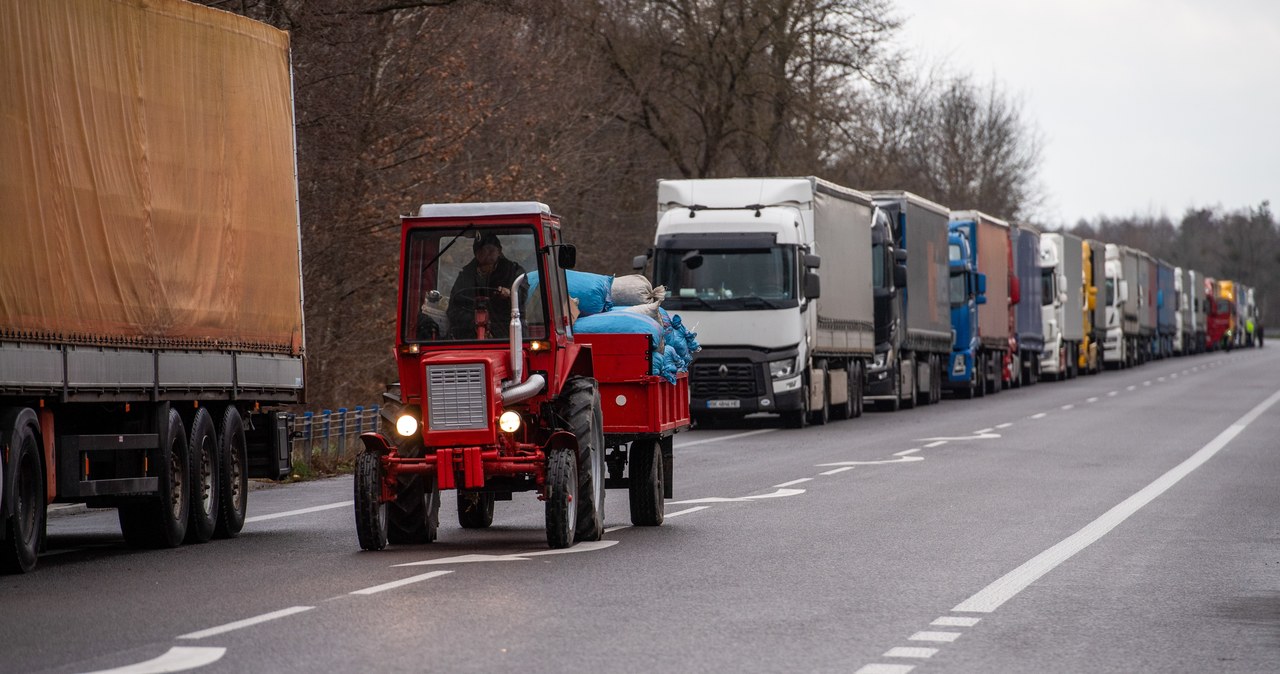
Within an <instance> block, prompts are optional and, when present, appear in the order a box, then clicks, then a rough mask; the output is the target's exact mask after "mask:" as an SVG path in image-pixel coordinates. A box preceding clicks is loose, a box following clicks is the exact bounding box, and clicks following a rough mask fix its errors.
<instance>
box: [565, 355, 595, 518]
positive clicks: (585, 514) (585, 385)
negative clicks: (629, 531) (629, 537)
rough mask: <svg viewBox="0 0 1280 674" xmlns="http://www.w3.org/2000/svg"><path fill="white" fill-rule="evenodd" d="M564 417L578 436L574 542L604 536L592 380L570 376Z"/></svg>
mask: <svg viewBox="0 0 1280 674" xmlns="http://www.w3.org/2000/svg"><path fill="white" fill-rule="evenodd" d="M564 395H565V402H566V409H565V411H564V417H565V419H567V420H568V422H569V431H570V432H572V433H573V434H574V436H575V437H577V438H578V466H577V477H578V489H577V491H578V494H577V497H576V498H575V499H574V501H575V503H576V504H577V511H578V512H577V522H576V526H575V536H576V538H574V540H575V541H598V540H600V537H601V536H603V535H604V479H605V473H604V471H605V466H604V453H605V446H604V419H603V415H602V412H601V406H600V391H599V388H598V386H597V384H596V380H595V379H591V378H589V377H574V378H573V379H570V380H569V382H568V385H567V386H566V387H565V393H564Z"/></svg>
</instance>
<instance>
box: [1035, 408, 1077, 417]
mask: <svg viewBox="0 0 1280 674" xmlns="http://www.w3.org/2000/svg"><path fill="white" fill-rule="evenodd" d="M1075 407H1076V406H1075V405H1063V406H1062V407H1060V408H1058V409H1062V410H1071V409H1075ZM1040 416H1044V415H1043V414H1042V415H1040ZM1031 418H1032V419H1037V418H1039V417H1031Z"/></svg>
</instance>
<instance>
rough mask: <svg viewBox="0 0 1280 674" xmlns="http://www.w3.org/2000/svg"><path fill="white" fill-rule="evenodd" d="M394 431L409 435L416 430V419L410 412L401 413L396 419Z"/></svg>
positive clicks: (405, 435)
mask: <svg viewBox="0 0 1280 674" xmlns="http://www.w3.org/2000/svg"><path fill="white" fill-rule="evenodd" d="M396 432H397V433H399V434H400V435H402V436H404V437H406V438H407V437H409V436H410V435H413V434H414V433H417V432H418V420H417V419H416V418H414V416H413V415H412V414H402V415H400V418H399V419H396Z"/></svg>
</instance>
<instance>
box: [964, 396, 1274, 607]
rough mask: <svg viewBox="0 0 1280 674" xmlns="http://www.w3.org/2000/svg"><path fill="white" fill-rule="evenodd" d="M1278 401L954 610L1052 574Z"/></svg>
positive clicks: (996, 598) (995, 602) (984, 603)
mask: <svg viewBox="0 0 1280 674" xmlns="http://www.w3.org/2000/svg"><path fill="white" fill-rule="evenodd" d="M1276 401H1280V391H1276V392H1275V393H1273V394H1271V396H1270V397H1269V398H1267V399H1266V400H1264V401H1262V402H1261V403H1259V404H1258V406H1257V407H1254V408H1253V409H1252V410H1249V412H1248V413H1246V414H1245V415H1244V416H1242V417H1240V418H1239V419H1237V420H1236V422H1235V423H1233V424H1231V425H1230V426H1229V427H1227V429H1226V430H1224V431H1222V432H1221V433H1219V434H1218V436H1217V437H1215V438H1214V439H1213V440H1210V441H1209V443H1208V444H1206V445H1205V446H1204V447H1201V448H1200V449H1199V450H1198V451H1196V453H1195V454H1192V455H1191V457H1190V458H1188V459H1187V460H1185V461H1183V462H1182V463H1180V464H1178V465H1177V466H1175V467H1173V468H1172V469H1170V470H1169V472H1167V473H1165V474H1164V475H1161V476H1160V477H1158V478H1156V480H1155V481H1154V482H1152V483H1151V484H1149V485H1147V486H1146V487H1143V488H1142V489H1141V490H1140V491H1138V493H1136V494H1134V495H1133V496H1130V497H1129V498H1127V499H1125V500H1124V501H1122V502H1121V503H1120V504H1119V505H1117V506H1115V507H1113V508H1112V509H1110V510H1108V511H1107V512H1105V513H1103V514H1102V516H1101V517H1099V518H1098V519H1096V520H1094V521H1092V522H1090V523H1089V524H1087V525H1085V527H1084V528H1083V529H1081V530H1079V531H1077V532H1076V533H1074V534H1072V535H1070V536H1068V537H1067V538H1065V539H1063V540H1062V541H1061V542H1059V543H1058V544H1057V545H1054V546H1053V547H1051V548H1049V549H1048V550H1045V551H1044V552H1042V553H1040V554H1038V555H1036V556H1035V557H1034V558H1032V559H1031V560H1029V561H1027V562H1026V563H1024V564H1023V565H1022V566H1019V567H1018V568H1016V569H1014V570H1013V571H1010V572H1009V573H1007V574H1005V575H1004V576H1003V577H1001V578H1000V579H998V580H996V581H995V582H994V583H992V584H990V585H988V586H987V587H986V588H984V589H982V590H981V591H979V592H978V593H977V594H975V595H973V596H972V597H969V598H968V599H966V600H964V601H963V602H960V604H959V605H957V606H956V607H955V608H954V609H952V610H953V611H966V612H973V613H990V612H992V611H994V610H996V609H997V608H999V607H1000V605H1001V604H1003V603H1005V602H1006V601H1008V600H1010V599H1012V598H1013V597H1014V596H1015V595H1017V594H1018V593H1019V592H1021V591H1022V590H1024V589H1026V587H1027V586H1028V585H1030V584H1032V583H1034V582H1035V581H1036V580H1038V579H1039V578H1040V577H1041V576H1043V575H1044V574H1046V573H1049V572H1050V571H1052V570H1053V569H1055V568H1057V567H1058V565H1059V564H1062V563H1063V562H1065V561H1067V560H1068V559H1070V558H1071V557H1072V556H1073V555H1075V554H1076V553H1077V552H1080V551H1081V550H1083V549H1085V548H1087V547H1089V545H1091V544H1093V543H1094V542H1095V541H1097V540H1098V539H1100V538H1102V537H1103V536H1105V535H1106V534H1107V533H1108V532H1110V531H1111V530H1112V529H1114V528H1116V527H1117V526H1119V525H1120V523H1121V522H1123V521H1125V520H1126V519H1128V518H1129V517H1130V516H1131V515H1133V514H1134V513H1136V512H1138V510H1140V509H1141V508H1142V507H1143V506H1145V505H1147V504H1148V503H1150V502H1151V501H1153V500H1155V498H1156V497H1157V496H1159V495H1161V494H1163V493H1164V492H1166V491H1168V490H1169V488H1170V487H1172V486H1173V485H1175V484H1177V483H1178V482H1179V481H1180V480H1182V478H1184V477H1186V476H1187V475H1189V474H1191V471H1193V470H1195V469H1196V468H1199V467H1200V466H1202V465H1204V463H1205V462H1206V461H1208V460H1209V459H1211V458H1213V455H1214V454H1217V453H1218V452H1219V451H1221V450H1222V448H1223V447H1226V446H1227V443H1229V442H1231V440H1232V439H1234V438H1235V437H1236V436H1237V435H1239V434H1240V432H1241V431H1243V430H1244V429H1245V428H1247V427H1248V426H1249V424H1251V423H1253V422H1254V420H1256V419H1257V418H1258V417H1259V416H1261V415H1262V413H1263V412H1266V411H1267V410H1268V409H1270V408H1271V406H1272V405H1275V404H1276Z"/></svg>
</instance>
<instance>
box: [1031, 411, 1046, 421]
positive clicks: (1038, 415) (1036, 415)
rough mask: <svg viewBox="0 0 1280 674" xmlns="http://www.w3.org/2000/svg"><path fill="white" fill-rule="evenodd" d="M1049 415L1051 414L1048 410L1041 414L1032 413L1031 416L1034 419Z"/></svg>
mask: <svg viewBox="0 0 1280 674" xmlns="http://www.w3.org/2000/svg"><path fill="white" fill-rule="evenodd" d="M1047 416H1049V413H1048V412H1041V413H1039V414H1032V415H1031V418H1032V419H1043V418H1045V417H1047Z"/></svg>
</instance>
